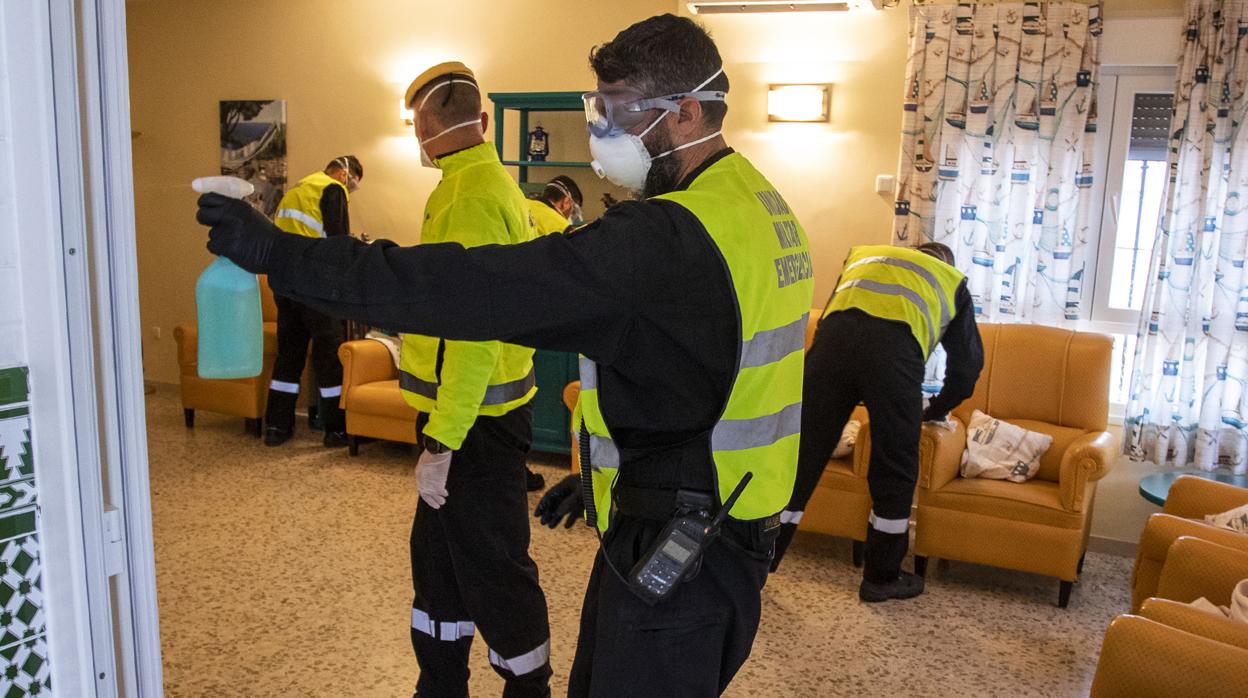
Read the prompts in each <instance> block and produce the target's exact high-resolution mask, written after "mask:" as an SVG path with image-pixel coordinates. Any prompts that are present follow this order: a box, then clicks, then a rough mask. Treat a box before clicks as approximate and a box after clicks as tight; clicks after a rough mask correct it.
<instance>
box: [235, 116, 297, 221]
mask: <svg viewBox="0 0 1248 698" xmlns="http://www.w3.org/2000/svg"><path fill="white" fill-rule="evenodd" d="M220 118H221V174H223V175H233V176H235V177H240V178H242V179H245V180H247V181H248V182H251V183H252V185H253V186H254V187H255V188H256V191H255V193H253V194H252V195H251V196H249V197H247V201H248V202H249V203H251V205H252V206H255V207H256V208H257V209H259V210H260V211H261V212H263V213H264V215H266V216H269V217H270V218H271V217H272V216H273V213H274V211H276V210H277V204H278V202H280V201H281V200H282V194H284V193H285V192H286V100H284V99H250V100H222V101H221V112H220Z"/></svg>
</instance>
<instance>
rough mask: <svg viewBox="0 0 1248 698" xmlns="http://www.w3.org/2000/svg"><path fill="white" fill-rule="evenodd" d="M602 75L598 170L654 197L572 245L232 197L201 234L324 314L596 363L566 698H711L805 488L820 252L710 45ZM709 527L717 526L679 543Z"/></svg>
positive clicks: (676, 33)
mask: <svg viewBox="0 0 1248 698" xmlns="http://www.w3.org/2000/svg"><path fill="white" fill-rule="evenodd" d="M590 66H591V68H592V69H593V71H594V73H595V75H596V76H597V79H598V86H597V88H598V89H597V90H595V91H593V92H590V93H587V94H586V95H585V116H586V121H587V125H588V129H589V137H590V148H591V152H592V153H593V157H594V160H595V163H596V164H595V170H596V171H597V172H599V173H600V174H601V175H603V176H605V177H606V178H608V179H610V180H611V181H613V182H616V183H617V184H620V185H621V186H626V187H629V188H631V189H634V190H636V192H637V194H638V195H639V196H640V197H641V198H640V200H637V201H625V202H622V203H620V204H617V205H615V206H612V207H611V208H610V209H609V210H608V211H607V212H606V213H605V214H604V215H603V216H602V217H601V218H599V219H597V220H595V221H592V222H590V223H588V224H586V225H585V226H583V227H581V228H578V229H577V230H575V231H572V232H570V233H567V234H565V235H546V236H542V237H539V238H537V239H535V240H532V241H530V242H526V243H522V244H518V245H497V246H486V247H476V248H472V249H467V248H465V247H464V246H462V245H457V244H442V245H424V244H422V245H417V246H415V247H398V246H397V245H395V244H394V243H390V242H387V241H378V242H376V243H374V244H372V245H363V244H352V243H350V242H348V241H337V240H330V241H316V240H294V239H290V240H287V239H281V238H279V237H277V236H275V235H273V234H272V233H271V230H270V228H271V226H268V225H267V224H266V223H265V222H263V221H260V220H256V218H255V217H254V216H252V215H251V214H250V213H248V212H247V211H246V210H244V209H245V208H246V207H245V206H244V207H239V206H236V205H234V202H232V201H231V200H227V199H225V198H224V197H217V196H214V195H205V196H204V197H202V198H201V199H200V211H199V215H198V220H199V221H200V222H201V223H203V224H204V225H208V226H211V227H212V230H211V231H210V234H209V238H210V240H209V243H208V246H209V250H210V251H213V252H215V253H217V254H223V255H225V256H227V257H229V258H230V259H232V260H234V261H235V262H236V263H237V264H239V266H241V267H243V268H244V269H248V270H251V271H265V272H268V273H269V274H270V284H272V285H273V287H274V289H275V290H277V291H280V292H284V293H291V294H294V295H295V296H296V297H298V298H300V299H302V300H304V301H306V302H308V303H311V304H313V305H315V306H316V307H320V308H323V309H325V310H326V311H328V312H333V313H338V314H341V315H343V316H346V317H352V318H356V319H359V320H361V321H365V322H369V323H371V324H374V325H380V326H383V327H392V328H398V329H402V330H405V331H409V332H421V333H425V334H429V335H434V336H440V337H449V338H454V339H460V340H486V339H496V340H502V341H505V342H515V343H517V344H521V345H524V346H529V347H536V348H541V349H550V350H554V351H575V352H579V353H580V354H582V355H583V357H584V358H583V359H582V361H581V368H580V371H581V400H580V405H579V406H578V408H577V409H576V413H575V415H574V419H575V420H576V425H577V431H578V432H579V433H580V437H581V444H580V452H581V454H582V470H583V472H584V473H585V483H584V486H581V483H579V482H578V481H577V479H576V476H574V477H572V478H569V479H567V480H565V481H563V482H560V483H559V484H557V485H555V486H554V487H552V488H551V489H550V490H549V491H548V492H547V493H546V495H544V496H543V498H542V501H541V503H540V504H539V506H538V509H537V512H536V513H537V515H538V516H539V517H540V518H541V519H542V521H543V523H547V524H548V525H552V526H553V525H555V524H557V523H559V522H560V520H562V519H563V518H564V517H565V516H567V517H568V518H569V524H570V523H571V520H572V519H573V518H575V517H576V516H579V514H580V512H581V510H582V508H583V509H584V512H585V514H586V521H587V523H590V524H591V525H593V526H594V527H595V528H596V530H597V531H598V532H600V533H603V534H605V536H604V538H603V543H602V546H601V549H600V551H599V554H597V555H596V556H595V562H594V566H593V571H592V572H591V575H590V580H589V585H588V588H587V590H586V594H585V602H584V605H583V607H582V615H581V631H580V638H579V641H578V644H577V651H576V657H575V660H574V662H573V667H572V674H571V677H570V681H569V689H568V692H569V695H572V696H591V695H592V696H616V695H620V696H623V695H629V696H633V695H655V696H669V695H715V694H718V693H722V692H723V691H724V689H725V688H726V687H727V686H728V683H729V682H730V681H731V680H732V677H733V676H734V675H735V674H736V673H737V671H738V670H739V669H740V668H741V666H742V664H743V663H744V662H745V660H746V658H747V657H748V656H749V653H750V648H751V646H752V644H753V641H754V635H755V633H756V631H757V629H758V623H759V618H760V614H761V590H762V587H763V583H764V582H765V581H766V579H767V573H768V561H769V559H770V557H771V553H772V549H773V545H774V542H775V538H776V535H777V533H778V531H779V527H780V516H779V514H780V511H781V510H782V509H783V508H784V506H785V504H787V503H788V500H789V496H790V494H791V493H792V490H793V481H794V476H795V472H796V463H797V450H798V435H799V431H800V425H801V394H802V355H803V345H804V340H805V329H806V315H807V313H809V311H810V304H811V300H812V294H813V291H814V284H813V280H812V276H813V273H812V269H811V264H810V250H809V245H808V243H807V240H806V235H805V233H804V232H803V230H802V227H801V225H800V224H799V223H798V222H797V219H796V218H795V216H794V214H793V212H792V210H790V208H789V206H788V204H787V203H785V201H784V198H783V197H782V196H781V195H780V194H779V193H778V192H777V191H776V189H775V187H774V186H772V185H771V184H770V183H769V182H768V181H767V179H766V178H765V177H763V175H762V174H761V173H759V172H758V170H756V169H755V168H754V167H753V165H751V164H750V163H749V161H748V160H746V158H745V157H743V156H742V155H741V154H740V153H737V152H735V151H733V150H732V149H731V148H729V147H728V145H727V144H726V143H725V142H724V139H723V137H722V136H721V135H720V130H721V128H722V124H723V119H724V115H725V114H726V112H727V106H726V105H725V103H724V101H723V99H724V94H725V93H726V92H727V91H728V77H727V75H725V73H724V70H723V62H722V59H721V58H720V55H719V50H718V49H717V48H716V46H715V43H714V42H713V41H712V40H711V37H710V36H709V35H708V34H707V33H706V31H705V30H704V29H703V28H702V27H701V26H700V25H698V24H697V23H696V22H694V21H692V20H690V19H688V18H684V17H677V16H675V15H671V14H666V15H661V16H657V17H651V18H650V19H647V20H644V21H641V22H638V23H637V24H634V25H633V26H631V27H629V28H627V29H625V30H624V31H622V32H620V33H619V34H618V35H616V37H615V38H614V39H613V40H611V41H610V42H608V43H606V44H603V45H601V46H598V47H596V48H595V49H594V50H593V51H592V52H591V54H590ZM436 98H437V95H435V97H434V98H433V99H436ZM430 154H431V155H432V154H433V153H430ZM439 162H440V161H439ZM469 224H471V223H470V222H465V225H469ZM286 237H288V238H293V236H286ZM324 279H332V280H333V283H331V284H329V285H328V286H327V285H325V284H324V283H318V281H322V280H324ZM453 473H454V470H453V469H452V474H453ZM743 483H744V484H746V485H748V486H745V487H742V486H741V485H742V484H743ZM582 492H583V493H584V495H585V496H584V498H583V499H582ZM453 502H454V499H453V498H452V499H451V500H450V501H449V502H448V504H447V506H451V504H453ZM477 504H478V508H481V509H484V508H485V507H487V506H489V505H490V503H489V502H487V501H480V502H478V503H477ZM712 516H713V517H714V518H713V519H712ZM697 521H706V522H709V523H710V525H708V526H707V527H706V528H705V529H703V530H701V531H700V532H699V531H698V530H693V529H689V528H687V527H686V528H683V529H682V531H683V533H690V534H692V535H691V536H685V538H683V539H681V540H677V539H676V538H674V537H672V535H671V534H672V532H673V531H675V529H674V528H673V524H675V523H677V522H680V523H682V524H687V523H689V522H697ZM608 523H609V524H610V526H609V527H608ZM683 533H682V535H683ZM689 541H695V542H696V545H694V546H692V547H691V546H688V545H684V543H687V542H689ZM660 558H662V559H661V560H660ZM656 561H658V562H661V563H662V564H658V565H655V566H651V565H650V563H651V562H656ZM669 563H671V564H669ZM673 569H674V570H677V572H675V573H674V574H673V575H671V576H668V571H669V570H673ZM638 570H641V572H643V573H647V574H648V576H646V575H642V574H640V573H639V572H638ZM643 577H644V579H643ZM639 580H641V583H642V584H645V583H648V582H653V581H655V580H658V581H659V582H662V584H659V585H657V586H656V585H652V586H649V587H647V588H645V589H642V588H641V585H639ZM664 580H666V581H664ZM660 586H661V587H662V588H660ZM439 620H442V619H439ZM487 641H488V638H487Z"/></svg>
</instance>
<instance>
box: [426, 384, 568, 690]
mask: <svg viewBox="0 0 1248 698" xmlns="http://www.w3.org/2000/svg"><path fill="white" fill-rule="evenodd" d="M532 424H533V410H532V407H531V406H530V405H525V406H523V407H519V408H517V409H515V410H512V411H511V412H509V413H507V414H506V415H503V416H501V417H478V418H477V421H476V423H475V424H474V425H473V427H472V429H471V430H470V431H469V432H468V437H467V438H466V439H465V440H464V443H463V445H462V446H461V447H460V449H459V450H458V451H456V452H455V455H454V456H452V458H451V467H450V472H449V474H448V476H447V483H446V488H447V493H448V494H447V499H446V503H445V504H443V505H442V507H441V508H439V509H434V508H432V507H430V506H428V505H427V504H425V502H424V501H423V500H420V501H419V502H418V504H417V505H416V517H415V520H414V521H413V522H412V537H411V553H412V586H413V588H414V589H415V599H414V600H413V602H412V649H413V650H414V651H415V653H416V661H417V663H419V664H420V678H419V680H418V681H417V682H416V695H417V696H424V697H426V698H429V697H432V698H443V697H444V696H449V697H454V698H458V697H459V696H467V695H468V676H469V673H470V671H469V669H468V650H469V648H470V646H471V645H472V639H473V636H474V635H475V634H476V631H478V630H479V631H480V632H481V636H482V638H484V640H485V642H486V643H487V644H488V645H489V647H490V652H489V657H490V664H491V665H492V666H493V667H494V670H495V671H496V672H498V674H499V675H501V676H502V677H503V679H504V680H505V681H506V687H505V688H504V690H503V695H504V696H508V697H511V696H517V697H519V696H548V695H550V687H549V684H550V675H551V670H550V661H549V655H550V626H549V624H548V621H547V616H546V597H545V595H544V594H543V593H542V589H541V587H540V586H538V580H537V564H536V563H534V562H533V559H532V558H531V557H529V504H528V495H527V492H526V488H525V471H524V467H525V454H526V453H528V450H529V445H530V443H531V440H532Z"/></svg>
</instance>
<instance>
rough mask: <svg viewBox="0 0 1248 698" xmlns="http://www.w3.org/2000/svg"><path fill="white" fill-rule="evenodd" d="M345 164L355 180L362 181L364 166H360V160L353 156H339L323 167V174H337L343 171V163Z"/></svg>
mask: <svg viewBox="0 0 1248 698" xmlns="http://www.w3.org/2000/svg"><path fill="white" fill-rule="evenodd" d="M344 162H345V163H346V164H347V169H348V170H349V171H350V172H351V174H352V175H354V176H355V178H356V179H364V166H363V165H361V164H360V159H359V158H357V157H356V156H354V155H339V156H338V157H336V158H334V159H333V160H330V161H329V164H328V165H326V166H325V172H326V173H330V172H337V171H338V170H341V169H343V165H342V164H343V163H344Z"/></svg>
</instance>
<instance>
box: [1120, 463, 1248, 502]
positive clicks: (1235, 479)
mask: <svg viewBox="0 0 1248 698" xmlns="http://www.w3.org/2000/svg"><path fill="white" fill-rule="evenodd" d="M1183 475H1194V476H1196V477H1203V478H1205V479H1206V480H1216V481H1218V482H1225V483H1226V484H1228V485H1235V486H1236V487H1244V488H1248V475H1231V474H1229V473H1211V472H1209V471H1207V470H1169V471H1166V472H1164V473H1153V474H1152V475H1145V476H1144V477H1142V478H1140V496H1141V497H1143V498H1144V499H1147V500H1148V501H1150V502H1152V503H1153V504H1156V505H1158V506H1165V504H1166V495H1168V494H1170V485H1173V484H1174V481H1175V480H1177V479H1178V478H1179V477H1180V476H1183Z"/></svg>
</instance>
